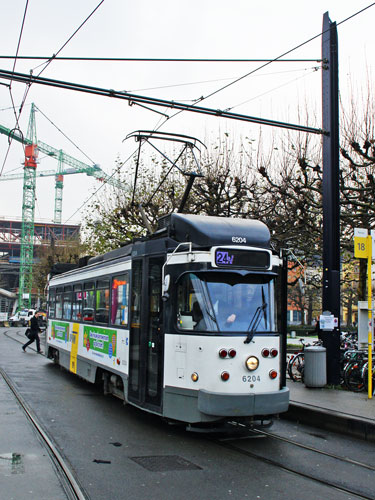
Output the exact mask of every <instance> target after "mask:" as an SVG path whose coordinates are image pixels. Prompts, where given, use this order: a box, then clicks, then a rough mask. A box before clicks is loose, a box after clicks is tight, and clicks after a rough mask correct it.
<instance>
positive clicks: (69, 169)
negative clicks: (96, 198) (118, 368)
mask: <svg viewBox="0 0 375 500" xmlns="http://www.w3.org/2000/svg"><path fill="white" fill-rule="evenodd" d="M0 134H3V135H6V136H8V137H9V140H10V139H12V140H15V141H17V142H20V143H21V144H23V145H24V146H25V148H24V150H25V163H24V171H23V174H9V175H2V176H0V181H9V180H14V179H22V178H23V198H22V231H21V259H20V260H21V262H20V281H19V288H18V308H19V309H23V308H30V307H31V289H32V267H33V255H34V212H35V187H36V177H48V176H54V177H55V210H54V223H55V224H61V219H62V199H63V182H64V175H71V174H81V173H84V174H86V175H88V176H91V177H95V178H96V179H98V180H99V181H102V182H106V183H108V184H110V185H112V186H114V187H117V188H119V189H122V190H124V189H126V188H127V186H126V185H125V184H124V183H122V182H120V181H119V180H118V179H115V178H113V177H112V176H109V175H108V174H106V173H105V172H104V171H103V170H102V169H101V168H100V167H99V165H96V164H93V165H87V164H85V163H83V162H81V161H80V160H77V159H75V158H73V157H72V156H70V155H68V154H66V153H65V152H64V151H63V150H61V149H60V150H59V149H56V148H54V147H52V146H49V145H48V144H45V143H44V142H42V141H38V140H37V136H36V124H35V105H34V104H32V105H31V112H30V118H29V124H28V129H27V135H26V137H24V136H23V135H20V134H19V133H17V130H16V129H13V130H10V129H8V128H6V127H4V126H2V125H0ZM39 151H41V152H42V153H45V154H46V155H47V156H49V157H53V158H55V159H56V160H57V161H58V166H57V170H44V171H41V172H39V171H37V164H38V152H39Z"/></svg>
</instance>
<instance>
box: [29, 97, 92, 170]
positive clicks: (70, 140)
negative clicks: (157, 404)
mask: <svg viewBox="0 0 375 500" xmlns="http://www.w3.org/2000/svg"><path fill="white" fill-rule="evenodd" d="M35 108H36V109H37V110H38V111H39V113H41V114H42V115H43V116H44V118H45V119H46V120H48V121H49V122H50V124H51V125H53V126H54V127H55V128H56V129H57V130H58V131H59V132H60V134H62V135H63V136H64V137H65V139H67V140H68V141H69V142H70V143H71V144H73V146H74V147H75V148H76V149H77V150H78V151H79V152H80V153H82V154H83V155H84V156H85V157H86V158H87V159H88V160H89V161H91V163H95V162H94V160H92V159H91V158H90V157H89V156H88V155H87V154H86V153H85V152H84V151H83V150H82V149H81V148H80V147H79V146H78V145H77V144H76V143H75V142H74V141H72V139H70V138H69V137H68V136H67V135H66V134H65V133H64V132H63V131H62V130H61V129H60V128H59V127H58V126H57V125H56V124H55V123H54V122H53V121H52V120H51V119H50V118H48V116H47V115H45V114H44V113H43V111H42V110H41V109H40V108H38V107H37V106H35Z"/></svg>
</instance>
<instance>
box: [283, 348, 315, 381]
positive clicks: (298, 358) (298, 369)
mask: <svg viewBox="0 0 375 500" xmlns="http://www.w3.org/2000/svg"><path fill="white" fill-rule="evenodd" d="M299 341H300V342H301V344H302V347H301V350H300V351H297V352H296V353H294V354H293V355H292V357H291V358H290V360H289V362H288V367H287V369H288V375H289V377H290V379H291V380H293V382H300V381H301V382H303V380H304V370H305V352H304V351H305V348H306V347H310V346H318V345H322V342H321V341H320V340H316V341H314V342H313V343H312V344H307V343H305V340H304V339H299Z"/></svg>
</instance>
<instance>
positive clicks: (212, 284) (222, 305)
mask: <svg viewBox="0 0 375 500" xmlns="http://www.w3.org/2000/svg"><path fill="white" fill-rule="evenodd" d="M275 314H276V313H275V298H274V281H273V276H270V275H260V274H248V275H245V276H243V275H241V274H239V273H238V274H237V273H227V272H225V273H205V272H197V273H187V274H184V275H183V276H182V277H181V278H180V280H179V282H178V285H177V327H178V328H179V329H180V330H194V331H198V332H223V333H224V332H225V333H228V332H233V333H235V332H243V333H246V332H248V331H250V330H251V331H254V332H272V331H275V324H276V319H275Z"/></svg>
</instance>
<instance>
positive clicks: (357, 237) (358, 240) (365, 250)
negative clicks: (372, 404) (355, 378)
mask: <svg viewBox="0 0 375 500" xmlns="http://www.w3.org/2000/svg"><path fill="white" fill-rule="evenodd" d="M372 246H373V231H371V234H368V231H367V229H362V228H356V229H354V257H355V258H357V259H367V301H368V305H367V308H368V339H367V349H368V371H367V376H368V399H372V331H373V328H372V279H371V278H372V276H371V265H372V254H373V251H372Z"/></svg>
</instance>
